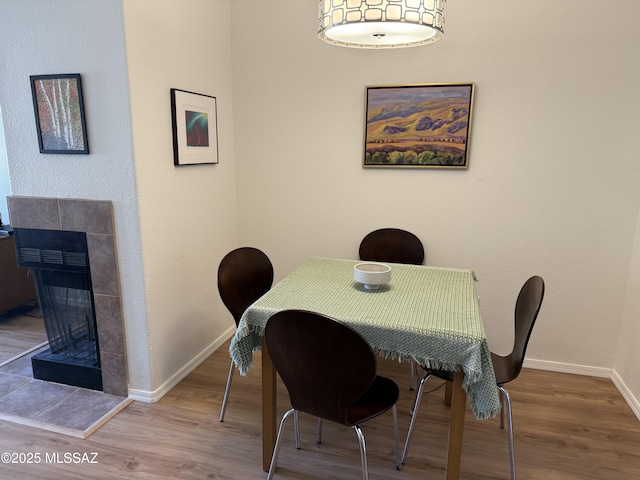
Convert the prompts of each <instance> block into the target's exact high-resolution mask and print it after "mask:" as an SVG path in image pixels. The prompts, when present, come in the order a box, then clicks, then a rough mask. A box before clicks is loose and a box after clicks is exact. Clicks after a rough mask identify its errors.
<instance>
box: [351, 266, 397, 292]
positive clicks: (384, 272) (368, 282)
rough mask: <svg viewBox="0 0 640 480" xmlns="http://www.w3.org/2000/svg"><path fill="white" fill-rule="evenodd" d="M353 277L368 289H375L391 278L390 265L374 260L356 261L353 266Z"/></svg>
mask: <svg viewBox="0 0 640 480" xmlns="http://www.w3.org/2000/svg"><path fill="white" fill-rule="evenodd" d="M353 279H354V280H355V281H356V282H358V283H361V284H363V285H364V288H366V289H368V290H377V289H378V288H380V286H381V285H384V284H386V283H389V280H391V267H390V266H389V265H385V264H384V263H376V262H363V263H357V264H356V265H354V267H353Z"/></svg>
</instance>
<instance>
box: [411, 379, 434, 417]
mask: <svg viewBox="0 0 640 480" xmlns="http://www.w3.org/2000/svg"><path fill="white" fill-rule="evenodd" d="M429 378H431V374H430V373H426V374H425V375H424V377H423V378H422V380H420V386H422V385H423V384H424V382H426V381H427V380H429ZM418 395H422V394H421V393H420V389H418V391H417V392H416V396H415V397H414V399H413V405H411V410H409V415H413V412H414V411H415V409H416V403H417V401H418Z"/></svg>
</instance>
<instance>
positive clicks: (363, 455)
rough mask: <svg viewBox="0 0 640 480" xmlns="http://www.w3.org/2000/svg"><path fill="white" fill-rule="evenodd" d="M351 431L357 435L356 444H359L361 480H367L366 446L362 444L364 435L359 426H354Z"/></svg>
mask: <svg viewBox="0 0 640 480" xmlns="http://www.w3.org/2000/svg"><path fill="white" fill-rule="evenodd" d="M353 429H354V430H355V431H356V434H357V435H358V442H359V443H360V461H361V462H362V480H369V470H368V468H367V446H366V445H365V443H364V435H363V433H362V430H361V429H360V425H354V426H353Z"/></svg>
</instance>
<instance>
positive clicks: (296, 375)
mask: <svg viewBox="0 0 640 480" xmlns="http://www.w3.org/2000/svg"><path fill="white" fill-rule="evenodd" d="M265 340H266V344H267V348H268V350H269V354H270V355H271V359H272V361H273V365H274V366H275V369H276V371H277V372H278V373H279V375H280V378H282V381H283V382H284V384H285V386H286V387H287V390H288V392H289V397H290V399H291V406H292V407H293V408H295V409H296V410H298V411H301V412H305V413H308V414H311V415H313V416H316V417H321V418H325V419H327V420H331V421H334V422H337V423H341V424H343V425H351V424H350V423H348V421H347V418H346V415H347V411H348V409H349V407H351V406H352V405H353V404H354V403H355V402H356V400H358V399H359V398H360V397H361V396H362V394H363V393H364V392H366V391H367V389H368V388H369V387H370V386H371V384H372V383H373V382H374V380H375V378H376V357H375V355H374V353H373V350H372V349H371V346H370V345H369V344H368V343H367V341H366V340H365V339H364V338H362V336H360V334H359V333H357V332H356V331H355V330H353V329H352V328H350V327H349V326H347V325H345V324H343V323H340V322H338V321H337V320H334V319H332V318H330V317H327V316H324V315H321V314H319V313H314V312H308V311H303V310H284V311H281V312H278V313H276V314H275V315H273V316H272V317H271V318H270V319H269V321H268V322H267V326H266V329H265Z"/></svg>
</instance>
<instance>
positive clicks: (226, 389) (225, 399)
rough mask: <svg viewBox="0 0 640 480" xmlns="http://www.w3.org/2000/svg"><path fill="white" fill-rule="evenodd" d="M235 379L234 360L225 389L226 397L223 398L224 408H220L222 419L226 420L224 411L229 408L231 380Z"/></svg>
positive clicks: (222, 420)
mask: <svg viewBox="0 0 640 480" xmlns="http://www.w3.org/2000/svg"><path fill="white" fill-rule="evenodd" d="M232 380H233V360H231V366H230V367H229V377H228V378H227V387H226V388H225V390H224V398H223V399H222V409H221V410H220V421H221V422H224V412H225V411H226V410H227V400H229V392H230V391H231V381H232Z"/></svg>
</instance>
